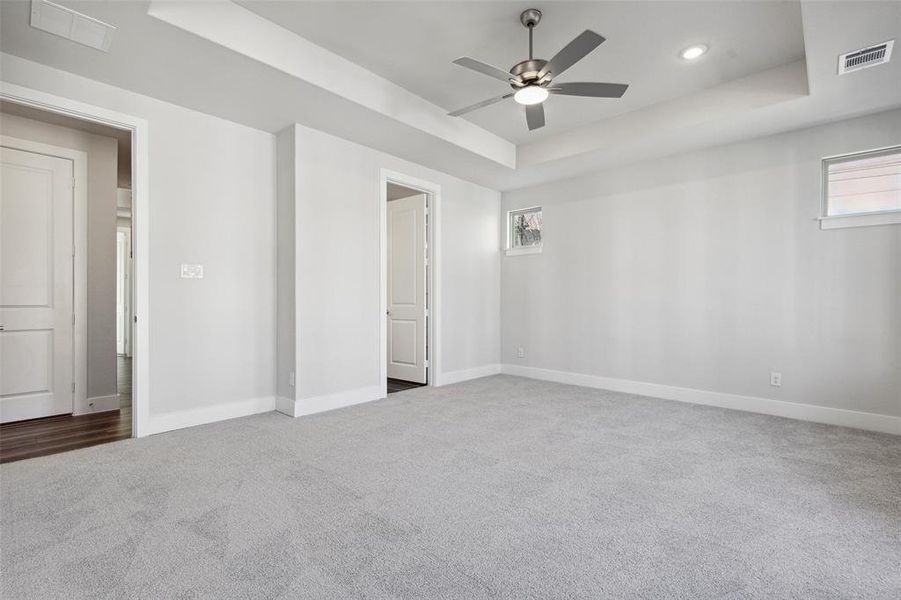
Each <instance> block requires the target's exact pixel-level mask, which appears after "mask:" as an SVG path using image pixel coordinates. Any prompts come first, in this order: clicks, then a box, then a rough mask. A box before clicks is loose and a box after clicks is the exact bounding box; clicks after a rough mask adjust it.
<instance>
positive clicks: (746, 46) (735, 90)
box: [0, 0, 901, 190]
mask: <svg viewBox="0 0 901 600" xmlns="http://www.w3.org/2000/svg"><path fill="white" fill-rule="evenodd" d="M55 1H57V2H59V3H60V4H64V5H68V6H72V7H73V8H75V9H76V10H78V11H80V12H83V13H85V14H88V15H90V16H93V17H96V18H99V19H101V20H104V21H107V22H109V23H111V24H113V25H116V26H117V27H118V28H119V29H118V31H117V32H116V36H115V38H114V40H113V43H112V47H111V48H110V51H109V52H108V53H101V52H98V51H96V50H93V49H90V48H86V47H83V46H79V45H77V44H74V43H72V42H70V41H67V40H64V39H61V38H57V37H54V36H52V35H49V34H47V33H45V32H42V31H38V30H35V29H33V28H31V27H29V26H28V12H29V11H28V2H25V1H22V0H2V1H0V50H2V52H3V55H2V57H0V58H2V61H3V62H2V64H0V67H2V68H3V77H4V79H7V78H12V79H10V80H11V81H14V82H15V81H17V80H18V82H19V83H20V84H21V85H27V83H28V81H29V79H31V78H32V77H31V73H32V71H34V68H33V67H32V66H29V65H33V63H41V64H43V65H47V66H49V67H52V68H55V69H60V70H62V71H68V72H71V73H74V74H77V75H80V76H83V77H88V78H91V79H94V80H98V81H101V82H104V83H107V84H110V85H114V86H117V87H120V88H124V89H127V90H132V91H135V92H138V93H141V94H145V95H148V96H152V97H155V98H158V99H161V100H165V101H168V102H173V103H176V104H180V105H182V106H186V107H188V108H193V109H195V110H199V111H203V112H206V113H209V114H213V115H217V116H220V117H222V118H225V119H229V120H232V121H235V122H238V123H243V124H246V125H248V126H251V127H255V128H258V129H262V130H266V131H272V132H276V131H279V130H280V129H282V128H283V127H285V126H287V125H289V124H290V123H295V122H296V123H300V124H302V125H306V126H309V127H314V128H316V129H320V130H322V131H325V132H328V133H331V134H334V135H338V136H340V137H343V138H345V139H348V140H351V141H354V142H357V143H360V144H364V145H367V146H370V147H373V148H376V149H379V150H382V151H385V152H389V153H391V154H394V155H396V156H399V157H402V158H405V159H408V160H411V161H413V162H416V163H419V164H422V165H425V166H428V167H432V168H435V169H438V170H441V171H444V172H447V173H450V174H452V175H457V176H459V177H461V178H464V179H468V180H470V181H474V182H477V183H481V184H483V185H486V186H489V187H492V188H495V189H500V190H507V189H515V188H518V187H523V186H527V185H534V184H539V183H545V182H549V181H554V180H558V179H561V178H564V177H571V176H575V175H578V174H580V173H584V172H587V171H590V170H598V169H604V168H610V167H614V166H616V165H620V164H624V163H626V162H632V161H637V160H645V159H648V158H654V157H658V156H665V155H668V154H673V153H677V152H685V151H690V150H693V149H697V148H701V147H706V146H712V145H717V144H724V143H730V142H733V141H737V140H741V139H747V138H749V137H757V136H762V135H768V134H771V133H777V132H780V131H787V130H790V129H798V128H802V127H805V126H810V125H815V124H820V123H824V122H828V121H834V120H837V119H842V118H848V117H851V116H857V115H861V114H866V113H871V112H877V111H880V110H886V109H889V108H894V107H897V106H901V55H897V53H896V57H895V58H894V60H892V62H891V63H890V64H888V65H885V66H880V67H877V68H873V69H867V70H864V71H860V72H858V73H853V74H850V75H847V76H842V77H838V76H837V75H836V73H835V66H836V56H837V55H838V54H839V53H842V52H846V51H849V50H853V49H856V48H860V47H864V46H867V45H871V44H874V43H878V42H882V41H885V40H887V39H892V38H895V39H897V40H899V41H901V2H898V1H895V0H889V1H886V2H853V1H845V2H827V1H819V0H812V1H810V2H807V1H804V2H800V3H799V2H796V1H792V2H766V3H753V2H731V1H721V2H702V3H683V2H655V3H651V2H638V1H636V2H622V3H616V2H614V3H607V2H597V3H592V2H585V3H569V2H553V1H545V2H542V3H540V4H539V5H538V6H537V7H538V8H541V9H542V10H543V11H544V13H545V17H544V19H543V21H542V23H541V25H539V28H538V29H537V30H536V49H537V51H538V54H540V55H544V56H545V57H547V56H548V55H550V54H552V53H554V52H556V50H557V49H559V48H560V47H561V46H562V45H563V44H564V43H566V42H567V41H568V40H569V39H571V38H572V37H573V36H574V35H575V34H576V33H578V32H580V31H581V30H583V29H585V28H592V29H594V30H596V31H598V33H601V34H602V35H604V36H605V37H607V38H608V41H607V42H606V43H604V44H603V45H602V46H601V47H600V48H598V49H597V50H595V52H594V53H592V54H591V55H590V56H589V57H588V58H587V59H586V63H585V64H584V65H581V64H580V65H577V66H575V67H573V68H572V69H571V70H570V71H568V72H567V73H565V74H564V75H563V76H562V77H561V80H568V81H574V80H576V79H587V80H602V81H613V82H625V83H630V84H631V85H632V89H630V91H629V92H628V93H627V95H626V96H625V97H624V98H623V99H622V100H591V99H580V98H572V97H555V98H552V99H551V100H550V103H549V105H548V126H547V127H545V128H544V129H543V130H540V131H539V132H532V133H531V134H530V133H527V132H526V131H525V127H524V124H523V123H522V121H521V120H520V119H521V115H520V114H518V109H519V107H518V106H517V105H515V104H509V105H499V106H495V107H492V108H490V109H486V111H487V112H481V113H478V114H474V115H473V116H472V121H467V120H464V119H458V118H453V117H447V116H446V115H445V112H446V111H447V110H448V109H452V108H457V107H459V106H461V105H465V104H469V103H471V102H474V101H476V100H479V99H482V98H487V97H489V96H492V95H495V94H498V93H501V92H502V91H503V88H504V86H503V84H501V83H499V82H497V81H495V80H492V79H490V78H488V77H484V76H481V75H479V74H477V73H470V72H468V71H467V70H465V69H463V68H461V67H458V66H456V65H453V64H451V63H450V61H451V60H452V59H453V58H456V57H457V56H459V55H462V54H468V55H471V56H473V57H475V58H478V59H481V60H484V61H487V62H493V63H495V64H498V65H501V66H504V67H506V66H508V65H509V64H511V63H512V62H515V61H516V60H518V59H520V58H521V56H522V55H523V54H524V52H525V51H526V48H527V46H526V40H527V38H526V35H525V30H523V29H522V27H521V26H520V25H519V24H518V22H517V16H518V14H519V12H520V11H521V10H522V9H523V8H526V7H527V6H528V5H527V4H525V3H516V2H465V1H461V2H454V3H444V2H441V3H438V2H409V3H394V2H373V3H365V4H363V3H355V2H330V3H324V2H323V3H321V2H278V3H270V2H263V3H258V2H254V3H249V4H247V6H249V7H250V9H251V10H247V9H245V8H242V7H241V6H239V5H235V4H231V3H228V2H221V1H220V2H192V1H188V0H171V1H166V2H146V1H122V2H108V1H107V2H104V1H78V2H74V1H71V0H55ZM148 11H150V13H151V14H148ZM260 15H263V16H260ZM264 17H265V18H264ZM292 30H296V31H298V32H302V33H303V34H304V37H301V36H300V35H298V34H297V33H295V32H293V31H292ZM307 38H309V39H307ZM698 41H703V42H706V43H708V44H710V47H711V51H710V53H709V54H708V55H707V56H705V57H704V58H702V59H701V61H699V62H697V63H693V64H687V63H684V62H683V61H681V60H679V59H678V58H677V54H676V53H677V52H678V50H679V49H681V48H682V47H684V46H686V45H688V44H690V43H693V42H698ZM317 44H318V45H317ZM320 45H321V46H320ZM16 57H20V58H21V59H25V60H24V61H23V60H21V59H20V58H16ZM28 61H33V63H32V62H28ZM59 76H60V77H62V76H63V75H62V74H60V75H59ZM35 77H36V76H35ZM34 80H35V81H37V79H36V78H35V79H34ZM498 87H500V90H498ZM514 142H515V144H514Z"/></svg>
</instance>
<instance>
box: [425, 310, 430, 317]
mask: <svg viewBox="0 0 901 600" xmlns="http://www.w3.org/2000/svg"><path fill="white" fill-rule="evenodd" d="M425 316H427V317H428V316H429V309H425Z"/></svg>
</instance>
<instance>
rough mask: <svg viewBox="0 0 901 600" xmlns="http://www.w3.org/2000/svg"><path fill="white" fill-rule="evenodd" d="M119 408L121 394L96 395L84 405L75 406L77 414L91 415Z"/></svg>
mask: <svg viewBox="0 0 901 600" xmlns="http://www.w3.org/2000/svg"><path fill="white" fill-rule="evenodd" d="M110 410H119V394H111V395H109V396H94V397H92V398H87V399H86V400H85V403H84V406H82V407H75V414H76V415H90V414H93V413H99V412H107V411H110Z"/></svg>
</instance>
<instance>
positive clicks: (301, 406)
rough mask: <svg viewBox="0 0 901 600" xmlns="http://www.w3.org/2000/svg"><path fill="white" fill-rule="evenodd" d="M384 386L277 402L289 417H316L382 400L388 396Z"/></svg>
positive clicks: (284, 399)
mask: <svg viewBox="0 0 901 600" xmlns="http://www.w3.org/2000/svg"><path fill="white" fill-rule="evenodd" d="M383 388H384V386H383V385H371V386H368V387H364V388H357V389H355V390H346V391H344V392H338V393H335V394H327V395H325V396H314V397H312V398H298V399H297V400H294V401H293V402H292V401H291V400H290V399H288V398H281V399H277V400H276V405H277V406H278V411H279V412H282V413H285V414H286V415H288V416H289V417H303V416H305V415H314V414H316V413H321V412H326V411H329V410H335V409H338V408H344V407H346V406H353V405H354V404H363V403H365V402H372V401H373V400H382V399H383V398H385V397H386V396H387V395H388V394H387V392H385V391H383Z"/></svg>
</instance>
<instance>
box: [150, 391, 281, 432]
mask: <svg viewBox="0 0 901 600" xmlns="http://www.w3.org/2000/svg"><path fill="white" fill-rule="evenodd" d="M274 409H275V398H274V397H273V396H263V397H260V398H250V399H249V400H238V401H236V402H229V403H227V404H214V405H212V406H202V407H199V408H191V409H189V410H180V411H176V412H171V413H164V414H161V415H151V416H150V418H148V419H147V422H146V426H145V429H144V434H143V435H153V434H156V433H163V432H166V431H173V430H175V429H184V428H186V427H194V426H196V425H205V424H207V423H216V422H218V421H225V420H227V419H236V418H238V417H248V416H250V415H256V414H260V413H265V412H271V411H272V410H274Z"/></svg>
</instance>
